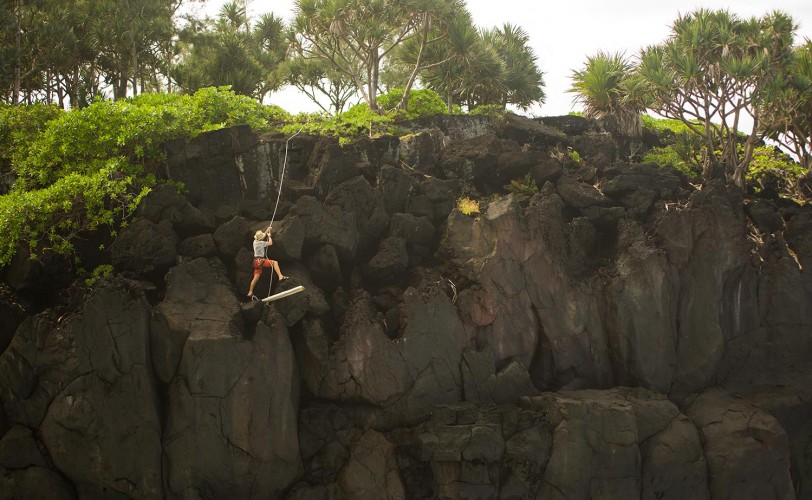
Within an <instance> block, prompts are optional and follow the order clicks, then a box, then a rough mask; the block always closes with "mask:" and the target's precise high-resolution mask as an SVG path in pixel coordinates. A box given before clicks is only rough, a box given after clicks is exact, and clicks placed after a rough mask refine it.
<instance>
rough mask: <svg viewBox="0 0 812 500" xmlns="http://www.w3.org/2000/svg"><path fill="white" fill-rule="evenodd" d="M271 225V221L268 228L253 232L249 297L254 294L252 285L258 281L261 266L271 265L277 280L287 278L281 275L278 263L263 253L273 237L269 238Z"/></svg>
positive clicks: (271, 243) (271, 242)
mask: <svg viewBox="0 0 812 500" xmlns="http://www.w3.org/2000/svg"><path fill="white" fill-rule="evenodd" d="M272 227H273V223H271V224H269V225H268V229H266V230H265V231H262V230H259V231H257V232H256V233H254V278H253V279H252V280H251V285H250V286H249V287H248V297H249V298H251V297H253V296H254V285H256V284H257V281H259V277H260V276H261V275H262V270H263V268H266V267H273V270H274V272H276V276H277V278H279V281H285V280H286V279H288V277H287V276H283V275H282V271H280V270H279V263H278V262H276V261H275V260H271V259H269V258H268V257H266V255H265V252H266V251H267V250H268V247H269V246H271V245H273V239H272V238H271V228H272Z"/></svg>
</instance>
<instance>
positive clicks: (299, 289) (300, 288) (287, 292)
mask: <svg viewBox="0 0 812 500" xmlns="http://www.w3.org/2000/svg"><path fill="white" fill-rule="evenodd" d="M302 291H304V287H303V286H302V285H299V286H295V287H293V288H291V289H290V290H285V291H284V292H279V293H276V294H274V295H271V296H270V297H266V298H264V299H262V302H273V301H275V300H279V299H284V298H285V297H289V296H291V295H294V294H297V293H299V292H302Z"/></svg>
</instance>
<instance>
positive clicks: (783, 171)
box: [747, 146, 806, 198]
mask: <svg viewBox="0 0 812 500" xmlns="http://www.w3.org/2000/svg"><path fill="white" fill-rule="evenodd" d="M805 173H806V170H805V169H804V168H803V167H801V166H800V165H798V164H797V163H796V162H794V161H792V158H790V157H789V156H787V155H786V154H783V153H780V152H779V151H776V150H775V149H774V148H770V147H765V146H760V147H757V148H755V150H754V152H753V161H752V163H751V164H750V170H749V172H748V173H747V183H748V184H749V185H750V186H752V187H753V191H755V192H756V193H760V192H762V191H764V190H766V189H769V190H771V191H773V192H775V193H777V194H779V195H783V196H785V197H788V198H791V197H794V193H793V188H794V187H795V185H796V183H797V181H798V179H800V178H801V177H802V176H803V175H804V174H805Z"/></svg>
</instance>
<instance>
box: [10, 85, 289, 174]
mask: <svg viewBox="0 0 812 500" xmlns="http://www.w3.org/2000/svg"><path fill="white" fill-rule="evenodd" d="M281 113H284V112H281ZM281 113H280V110H279V108H270V107H266V106H263V105H261V104H259V103H258V102H257V101H255V100H253V99H251V98H249V97H246V96H241V95H236V94H234V93H233V92H231V91H230V90H228V89H227V88H220V89H216V88H204V89H200V90H198V91H197V92H196V93H195V94H193V95H177V94H141V95H139V96H137V97H135V98H131V99H124V100H121V101H115V102H113V101H97V102H94V103H93V104H91V105H90V106H88V107H86V108H82V109H78V110H74V111H71V112H69V113H63V114H62V115H61V116H59V117H58V118H56V119H55V120H52V121H50V122H49V123H48V126H47V127H46V129H45V130H44V132H43V133H42V134H41V135H40V136H39V137H38V138H37V139H36V140H35V141H33V142H32V143H31V144H30V146H29V148H28V150H27V151H26V153H27V154H26V155H25V157H18V158H16V159H15V161H14V163H13V168H14V170H15V172H16V174H17V176H18V180H17V182H18V184H20V187H21V188H22V189H36V188H42V187H45V186H47V185H49V184H51V183H53V182H55V181H56V180H57V179H59V178H60V177H61V176H64V175H67V174H70V173H90V172H93V171H95V170H97V168H98V161H99V160H101V161H102V162H103V161H105V160H107V159H109V158H114V157H121V158H127V159H129V160H130V161H132V162H133V163H134V164H138V165H140V166H144V165H148V164H154V163H159V162H161V161H162V160H163V150H162V145H163V143H165V142H166V141H167V140H169V139H174V138H176V137H194V136H195V135H198V134H200V133H202V132H206V131H209V130H216V129H219V128H223V127H228V126H232V125H239V124H248V125H250V126H251V127H253V128H256V129H259V130H263V129H268V127H269V122H270V121H278V120H279V118H280V114H281Z"/></svg>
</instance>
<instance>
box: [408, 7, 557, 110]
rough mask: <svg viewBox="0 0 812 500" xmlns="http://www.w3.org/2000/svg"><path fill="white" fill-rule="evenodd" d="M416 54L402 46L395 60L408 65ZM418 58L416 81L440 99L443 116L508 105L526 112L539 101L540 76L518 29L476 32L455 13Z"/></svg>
mask: <svg viewBox="0 0 812 500" xmlns="http://www.w3.org/2000/svg"><path fill="white" fill-rule="evenodd" d="M416 54H417V50H416V48H414V47H410V46H409V45H408V44H405V46H404V50H403V51H402V52H401V53H399V54H398V57H399V58H400V59H401V60H406V61H411V60H414V58H415V57H416ZM423 55H424V60H425V61H426V64H425V67H424V68H423V69H422V70H421V73H420V78H421V81H422V82H423V83H424V84H425V85H426V86H427V87H428V88H431V89H433V90H435V91H436V92H437V93H439V94H440V95H442V96H443V98H444V99H445V101H446V106H447V108H448V110H449V112H450V111H451V110H452V109H453V106H454V105H455V104H461V105H465V106H467V107H468V109H474V108H476V107H477V106H482V105H498V106H501V107H502V108H505V107H506V106H507V105H508V104H512V105H515V106H517V107H518V108H520V109H527V108H529V107H530V106H532V105H533V104H534V103H543V102H544V98H545V96H544V90H543V88H544V80H543V75H542V73H541V71H540V70H539V69H538V66H537V64H536V56H535V54H534V53H533V49H532V48H531V47H530V44H529V37H528V36H527V33H526V32H525V31H524V30H523V29H522V28H520V27H518V26H515V25H511V24H505V25H503V26H502V27H501V28H490V29H484V30H481V31H480V30H477V29H476V27H474V25H473V22H472V20H471V16H470V14H469V13H468V12H467V11H461V12H458V13H457V14H456V16H455V17H454V18H453V19H452V20H451V21H449V22H448V23H447V25H446V27H445V31H444V32H443V35H442V37H439V41H438V43H436V44H433V45H432V46H431V47H428V48H427V50H426V51H425V52H424V53H423Z"/></svg>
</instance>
